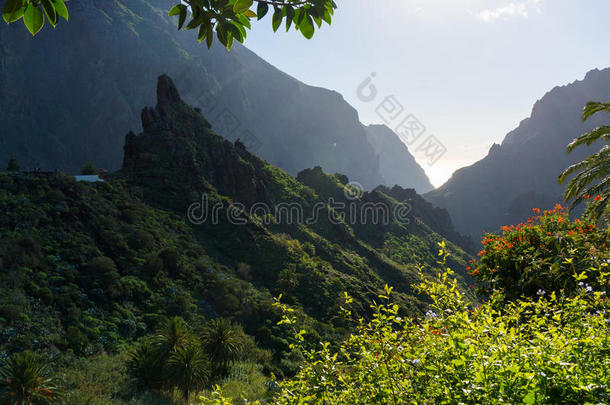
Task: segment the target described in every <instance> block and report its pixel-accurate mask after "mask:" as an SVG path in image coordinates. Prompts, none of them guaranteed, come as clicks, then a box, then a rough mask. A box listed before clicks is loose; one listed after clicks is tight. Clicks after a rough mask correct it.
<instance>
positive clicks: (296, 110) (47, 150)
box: [0, 0, 412, 188]
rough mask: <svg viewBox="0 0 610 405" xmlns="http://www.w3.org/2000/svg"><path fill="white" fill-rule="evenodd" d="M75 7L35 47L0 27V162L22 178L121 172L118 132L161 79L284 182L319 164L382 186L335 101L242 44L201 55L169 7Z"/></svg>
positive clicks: (352, 115) (350, 115) (132, 126)
mask: <svg viewBox="0 0 610 405" xmlns="http://www.w3.org/2000/svg"><path fill="white" fill-rule="evenodd" d="M73 3H74V4H72V3H71V4H70V5H69V8H70V22H69V23H65V22H62V23H61V24H59V25H58V26H57V28H56V29H50V28H49V27H45V29H44V30H43V32H41V33H40V34H39V35H37V36H36V38H32V36H31V35H29V34H28V33H27V31H26V30H25V28H24V27H23V24H12V25H6V24H0V120H2V123H3V126H2V133H1V136H0V162H6V161H7V160H8V157H9V155H10V153H14V154H15V155H16V157H17V159H18V161H19V162H20V163H21V166H22V167H24V168H32V167H41V168H46V169H50V170H53V169H55V168H59V169H62V170H66V171H72V172H74V171H78V170H79V169H80V168H81V167H82V166H83V165H84V164H85V163H86V162H87V161H93V162H94V163H95V164H96V165H97V166H98V167H105V168H107V169H109V170H114V169H118V168H119V167H120V164H121V156H122V147H123V134H125V133H127V132H128V131H130V130H133V131H136V132H137V131H139V129H140V122H139V120H138V119H137V112H138V111H139V110H140V108H141V106H142V105H150V104H151V103H152V102H153V100H154V96H155V95H154V93H153V92H152V91H151V90H152V89H151V88H150V83H154V81H155V80H156V78H157V77H158V76H159V75H161V74H168V75H169V76H170V77H172V78H173V79H174V81H175V83H176V86H177V88H178V89H179V90H180V94H182V97H183V99H184V100H185V101H186V102H188V103H189V104H190V105H193V106H194V107H198V108H200V109H201V110H202V112H203V113H204V114H205V116H206V117H207V118H208V119H209V121H210V123H211V124H212V125H213V127H214V129H215V130H216V132H218V133H219V134H221V135H222V136H224V137H225V138H227V139H229V140H231V141H235V140H237V139H241V140H242V141H243V143H244V145H245V146H246V147H247V148H248V149H249V150H251V151H253V152H255V153H257V154H258V155H260V156H262V157H263V158H265V159H267V160H268V161H269V162H270V163H272V164H274V165H276V166H279V167H281V168H283V169H285V170H286V171H287V172H288V173H290V174H292V175H296V174H297V173H298V172H299V171H300V170H303V169H305V168H307V167H312V166H315V165H320V166H322V167H324V169H325V170H327V171H330V172H341V173H347V174H348V175H349V176H350V178H352V179H353V180H354V181H358V182H360V183H361V184H363V185H365V186H366V187H368V188H372V187H375V186H377V185H378V184H381V183H383V176H382V174H381V172H380V169H379V162H378V157H377V155H378V153H376V152H375V150H374V149H373V147H372V146H371V145H370V144H369V142H368V141H367V135H366V131H365V129H364V128H363V126H362V124H361V123H360V122H359V119H358V115H357V113H356V111H355V110H354V109H353V108H352V107H351V106H350V105H348V104H347V103H346V102H345V100H344V99H343V98H342V97H341V95H339V94H338V93H336V92H333V91H329V90H326V89H321V88H316V87H311V86H307V85H305V84H303V83H301V82H299V81H297V80H295V79H294V78H292V77H290V76H288V75H286V74H284V73H283V72H281V71H279V70H277V69H276V68H274V67H273V66H271V65H269V64H268V63H266V62H265V61H263V60H262V59H260V58H259V57H258V56H256V55H255V54H254V53H252V52H250V51H249V50H248V49H246V48H245V47H243V46H236V47H234V49H232V50H231V51H230V52H228V51H226V50H225V49H223V48H222V47H220V46H214V47H213V48H212V50H207V48H206V47H205V46H204V45H201V44H199V43H198V42H197V41H196V38H195V35H194V33H193V32H184V31H178V30H177V29H176V21H175V20H173V19H171V18H169V17H167V11H168V10H169V9H170V8H171V6H173V5H174V4H175V3H176V1H175V0H122V1H120V2H119V1H118V0H105V1H97V2H94V1H91V0H79V1H78V2H77V1H75V2H73ZM92 27H95V29H92ZM166 96H167V97H170V98H171V97H173V96H175V95H171V94H167V95H166ZM145 118H148V117H145ZM146 122H147V121H146V120H145V121H144V123H145V124H146ZM403 151H404V152H405V153H406V155H405V159H406V160H408V159H409V158H410V156H409V155H408V152H406V150H403ZM411 177H412V176H411V175H410V173H404V178H405V179H407V180H408V179H409V178H411ZM406 183H407V184H404V183H401V184H403V185H407V186H409V185H410V184H408V181H407V182H406Z"/></svg>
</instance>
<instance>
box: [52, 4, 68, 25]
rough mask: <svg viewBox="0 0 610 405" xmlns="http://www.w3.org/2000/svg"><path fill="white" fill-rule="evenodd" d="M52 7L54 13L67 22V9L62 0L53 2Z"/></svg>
mask: <svg viewBox="0 0 610 405" xmlns="http://www.w3.org/2000/svg"><path fill="white" fill-rule="evenodd" d="M53 6H55V12H56V13H57V15H58V16H60V17H61V18H63V19H64V20H66V21H68V18H69V17H70V16H69V14H68V8H67V7H66V5H65V4H64V0H53Z"/></svg>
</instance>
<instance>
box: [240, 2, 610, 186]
mask: <svg viewBox="0 0 610 405" xmlns="http://www.w3.org/2000/svg"><path fill="white" fill-rule="evenodd" d="M336 1H337V3H338V5H339V9H338V10H337V12H336V14H335V19H334V22H333V25H332V26H330V27H328V26H325V27H323V29H322V30H321V31H319V32H317V34H316V36H314V38H313V39H312V40H311V41H307V40H306V39H304V38H303V37H302V36H301V34H300V33H297V32H294V31H291V32H290V33H288V34H286V33H282V34H280V35H278V34H273V32H272V30H271V27H270V26H271V22H270V19H269V18H266V19H265V20H264V21H263V22H260V23H258V24H255V26H254V30H253V31H252V32H251V33H250V34H249V36H248V40H247V42H246V43H247V46H248V47H249V48H250V49H252V50H253V51H255V52H256V53H257V54H259V55H260V56H261V57H263V58H264V59H266V60H267V61H269V62H270V63H272V64H273V65H275V66H276V67H278V68H280V69H281V70H283V71H285V72H287V73H289V74H290V75H292V76H294V77H296V78H297V79H299V80H302V81H303V82H305V83H307V84H311V85H315V86H321V87H325V88H329V89H333V90H336V91H338V92H340V93H341V94H343V96H344V97H345V99H346V100H347V101H348V102H349V103H350V104H351V105H352V106H354V107H355V108H356V109H357V110H358V112H359V114H360V119H361V121H362V122H364V123H366V124H368V123H382V118H381V117H380V116H378V115H377V114H376V110H377V106H378V105H379V104H380V103H381V102H382V101H383V100H384V99H385V97H387V96H392V95H393V96H394V97H395V101H397V102H399V103H400V104H401V105H402V106H403V107H404V113H405V114H413V115H414V116H415V117H417V119H418V120H419V121H420V122H421V123H422V124H423V125H424V126H425V127H426V133H425V134H424V136H423V137H422V138H420V139H418V142H419V141H421V140H423V139H424V138H425V136H428V135H430V134H432V135H434V136H436V138H438V140H439V141H441V142H442V143H443V144H444V146H445V147H446V148H447V152H446V154H445V155H444V156H443V157H442V158H441V159H440V160H439V161H437V162H436V163H435V164H434V165H433V166H429V165H428V164H426V160H425V156H423V155H422V153H421V152H420V153H415V151H416V149H417V147H418V143H417V142H415V143H414V144H413V146H411V147H410V150H411V151H412V153H413V154H414V155H415V157H416V159H418V161H420V163H421V164H422V167H423V168H424V169H425V170H426V172H427V173H428V176H429V177H430V180H431V181H432V183H433V184H434V185H436V186H438V185H440V184H442V183H443V182H444V181H446V180H447V179H448V178H449V177H450V176H451V174H452V173H453V171H455V170H456V169H458V168H460V167H463V166H466V165H469V164H471V163H473V162H475V161H477V160H479V159H480V158H482V157H483V156H485V155H486V154H487V152H488V150H489V148H490V146H491V145H492V144H493V143H494V142H497V143H499V142H501V141H502V139H503V138H504V135H505V134H506V133H507V132H508V131H510V130H511V129H513V128H515V127H516V126H517V125H518V124H519V122H520V121H521V120H522V119H523V118H526V117H527V116H529V114H530V111H531V107H532V105H533V103H534V102H535V101H536V100H537V99H539V98H540V97H542V96H543V95H544V94H545V93H546V92H547V91H548V90H550V89H552V88H553V87H555V86H557V85H564V84H567V83H570V82H573V81H574V80H577V79H578V80H580V79H582V78H583V77H584V75H585V73H586V72H587V71H589V70H591V69H593V68H604V67H609V66H610V46H609V43H608V38H609V37H610V24H609V21H610V17H609V16H610V1H608V0H516V1H505V0H489V1H482V0H463V1H458V0H336ZM371 73H375V74H376V76H375V78H374V80H373V82H372V84H373V85H374V86H375V88H376V89H377V91H378V95H377V98H376V99H375V100H374V101H371V102H363V101H361V100H360V99H359V98H358V97H357V88H358V86H359V85H360V84H361V83H362V82H363V80H364V79H366V78H367V77H369V75H370V74H371ZM386 118H388V117H387V116H386ZM390 121H391V120H390ZM391 123H393V124H394V123H396V121H391Z"/></svg>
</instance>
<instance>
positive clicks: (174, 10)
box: [168, 4, 183, 16]
mask: <svg viewBox="0 0 610 405" xmlns="http://www.w3.org/2000/svg"><path fill="white" fill-rule="evenodd" d="M181 6H183V4H176V5H175V6H174V7H172V8H171V9H170V10H169V13H168V15H169V16H173V15H178V14H180V9H181Z"/></svg>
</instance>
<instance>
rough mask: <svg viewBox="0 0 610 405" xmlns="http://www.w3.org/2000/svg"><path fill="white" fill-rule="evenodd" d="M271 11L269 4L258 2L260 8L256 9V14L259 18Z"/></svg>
mask: <svg viewBox="0 0 610 405" xmlns="http://www.w3.org/2000/svg"><path fill="white" fill-rule="evenodd" d="M268 12H269V4H267V3H260V2H259V3H258V8H257V9H256V15H257V16H258V19H259V20H261V19H262V18H263V17H264V16H266V15H267V13H268Z"/></svg>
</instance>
